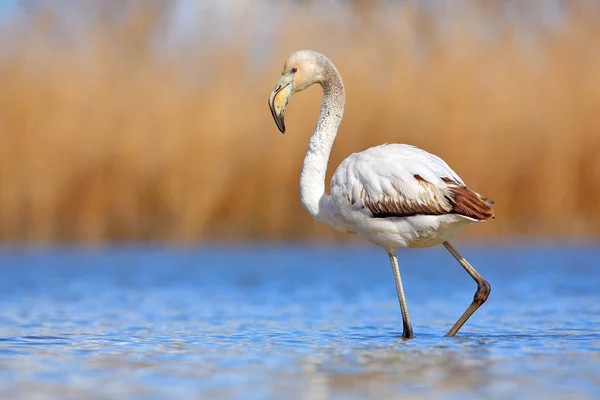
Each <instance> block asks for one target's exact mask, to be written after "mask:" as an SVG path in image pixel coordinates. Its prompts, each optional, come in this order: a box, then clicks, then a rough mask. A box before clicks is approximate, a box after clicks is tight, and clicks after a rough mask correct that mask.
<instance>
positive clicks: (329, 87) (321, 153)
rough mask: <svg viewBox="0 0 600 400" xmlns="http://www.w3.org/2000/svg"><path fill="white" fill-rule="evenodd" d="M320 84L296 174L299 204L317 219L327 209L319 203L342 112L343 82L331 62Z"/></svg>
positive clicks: (324, 198)
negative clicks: (312, 129) (317, 106)
mask: <svg viewBox="0 0 600 400" xmlns="http://www.w3.org/2000/svg"><path fill="white" fill-rule="evenodd" d="M321 86H322V87H323V104H322V106H321V113H320V114H319V119H318V121H317V126H316V128H315V132H314V133H313V136H312V137H311V139H310V143H309V145H308V150H307V152H306V157H304V164H303V165H302V173H301V175H300V201H301V202H302V206H303V207H304V209H305V210H306V211H308V213H309V214H310V215H312V216H313V218H315V219H319V220H321V219H325V218H326V213H327V211H328V210H324V209H323V203H321V204H320V202H321V199H323V200H327V199H328V196H327V195H326V192H325V173H326V172H327V162H328V161H329V155H330V153H331V148H332V146H333V141H334V140H335V135H336V134H337V131H338V127H339V125H340V122H342V117H343V114H344V102H345V94H344V84H343V82H342V77H341V76H340V74H339V72H338V71H337V69H336V68H335V67H334V66H333V64H330V65H328V68H326V70H325V74H324V79H323V81H322V83H321ZM320 205H321V206H320Z"/></svg>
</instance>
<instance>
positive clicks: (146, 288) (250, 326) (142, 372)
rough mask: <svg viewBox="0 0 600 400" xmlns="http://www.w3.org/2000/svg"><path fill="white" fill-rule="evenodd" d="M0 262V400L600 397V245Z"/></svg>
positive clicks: (123, 251) (80, 253) (28, 253)
mask: <svg viewBox="0 0 600 400" xmlns="http://www.w3.org/2000/svg"><path fill="white" fill-rule="evenodd" d="M457 247H458V249H459V251H460V250H462V252H463V253H464V255H465V257H467V259H469V260H470V261H471V263H472V264H473V265H474V266H475V267H476V268H477V269H478V270H479V271H480V272H481V274H482V275H483V276H485V277H486V278H487V279H488V281H489V282H490V283H491V285H492V294H491V296H490V298H489V300H488V302H487V303H486V304H485V305H484V306H483V307H482V308H481V309H480V310H479V311H478V312H477V313H476V314H475V315H474V316H473V317H472V319H471V320H470V321H468V322H467V324H466V325H465V326H464V327H463V329H462V330H461V332H460V333H459V337H456V338H445V337H443V335H444V334H445V332H446V331H447V330H448V329H449V328H450V327H451V326H452V324H453V323H454V322H455V320H456V319H457V318H458V316H459V315H460V314H461V313H462V312H463V311H464V309H465V308H466V307H467V306H468V304H469V303H470V301H471V299H472V297H473V294H474V292H475V284H474V282H473V281H472V280H471V279H470V278H469V276H468V275H467V274H466V273H465V272H464V271H463V270H462V268H461V267H460V266H459V264H458V263H456V262H455V261H454V259H453V258H452V257H451V256H450V255H449V254H448V253H446V252H445V251H444V249H443V248H440V249H426V250H409V251H405V252H401V253H400V254H399V260H400V266H401V272H402V277H403V280H404V285H405V291H406V296H407V300H408V306H409V311H410V314H411V317H412V322H413V327H414V330H415V335H416V337H415V339H412V340H408V341H405V340H402V339H401V338H400V335H401V332H402V324H401V317H400V311H399V307H398V303H397V298H396V292H395V286H394V281H393V276H392V272H391V268H390V266H389V264H388V259H387V256H386V255H385V253H383V252H382V251H381V250H378V249H376V248H372V247H361V248H351V247H336V248H326V247H320V248H315V247H298V246H248V247H235V248H233V249H231V248H228V247H224V246H221V247H215V248H210V249H208V248H204V249H193V250H190V249H167V250H165V249H154V248H149V247H137V248H109V249H104V250H76V249H53V250H36V251H33V250H10V249H6V248H5V249H4V250H1V251H0V272H1V276H2V278H1V279H0V398H2V399H5V398H6V399H34V398H35V399H105V398H120V399H122V398H132V399H159V398H160V399H197V398H244V399H264V398H281V399H328V398H344V399H346V398H348V399H364V398H412V399H433V398H443V399H459V398H460V399H481V398H486V399H504V398H544V399H562V398H570V399H588V398H600V332H599V328H600V268H599V262H598V260H599V259H600V248H594V247H565V246H550V245H547V246H537V247H533V248H530V247H527V246H521V247H517V248H515V247H507V246H502V247H497V248H494V247H486V248H478V247H469V246H460V245H458V246H457Z"/></svg>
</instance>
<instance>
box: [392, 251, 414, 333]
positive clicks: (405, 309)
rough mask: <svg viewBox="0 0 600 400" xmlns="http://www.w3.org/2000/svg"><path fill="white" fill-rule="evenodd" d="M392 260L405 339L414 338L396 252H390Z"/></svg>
mask: <svg viewBox="0 0 600 400" xmlns="http://www.w3.org/2000/svg"><path fill="white" fill-rule="evenodd" d="M389 256H390V262H391V263H392V271H393V272H394V280H395V281H396V291H398V301H399V302H400V311H401V312H402V326H403V330H402V337H403V338H405V339H410V338H412V337H413V336H414V335H413V330H412V326H411V324H410V318H409V317H408V307H406V299H405V298H404V289H403V288H402V279H401V278H400V268H399V267H398V258H397V257H396V254H389Z"/></svg>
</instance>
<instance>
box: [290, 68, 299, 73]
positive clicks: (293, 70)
mask: <svg viewBox="0 0 600 400" xmlns="http://www.w3.org/2000/svg"><path fill="white" fill-rule="evenodd" d="M290 71H291V72H292V74H295V73H296V72H298V68H296V67H294V68H292V69H291V70H290Z"/></svg>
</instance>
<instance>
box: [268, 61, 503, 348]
mask: <svg viewBox="0 0 600 400" xmlns="http://www.w3.org/2000/svg"><path fill="white" fill-rule="evenodd" d="M314 83H319V84H320V85H321V86H322V87H323V94H324V96H323V105H322V108H321V113H320V115H319V120H318V122H317V126H316V129H315V132H314V134H313V136H312V138H311V140H310V143H309V146H308V150H307V152H306V157H305V159H304V164H303V167H302V174H301V176H300V197H301V202H302V205H303V206H304V208H305V209H306V210H307V211H308V212H309V214H311V215H312V216H313V217H314V218H315V219H317V220H318V221H322V222H324V223H327V224H328V225H330V226H331V227H333V228H334V229H336V230H338V231H341V232H348V233H358V234H360V235H361V236H363V237H364V238H366V239H367V240H369V241H370V242H372V243H374V244H376V245H378V246H381V247H383V248H384V249H385V250H386V252H387V253H388V254H389V257H390V261H391V263H392V267H393V270H394V277H395V280H396V288H397V290H398V298H399V301H400V308H401V310H402V317H403V323H404V330H403V336H404V337H406V338H409V337H412V336H413V334H412V326H411V324H410V319H409V317H408V310H407V306H406V301H405V299H404V292H403V289H402V282H401V279H400V272H399V268H398V263H397V258H396V250H397V249H398V248H400V247H430V246H435V245H438V244H444V246H445V247H446V248H447V249H448V251H450V253H451V254H452V255H453V256H454V257H455V258H456V259H457V260H458V261H459V263H461V265H462V266H463V267H464V268H465V270H466V271H467V272H468V273H469V274H470V275H471V276H472V277H473V279H475V281H476V282H477V284H478V291H477V293H476V296H475V299H474V301H473V303H472V304H471V306H470V307H469V308H468V309H467V311H465V313H464V314H463V315H462V316H461V318H460V319H459V320H458V321H457V322H456V324H455V325H454V326H453V327H452V329H451V330H450V331H449V332H448V335H449V336H453V335H455V334H456V332H458V330H459V329H460V327H461V326H462V325H463V324H464V323H465V322H466V320H467V319H468V318H469V317H470V316H471V314H473V312H474V311H475V310H476V309H477V308H478V307H479V306H480V305H481V304H482V303H483V302H484V301H485V299H487V296H488V295H489V292H490V286H489V284H488V283H487V282H486V281H485V280H484V279H483V278H482V277H481V276H480V275H479V274H478V273H477V272H476V271H475V269H474V268H473V267H472V266H471V265H470V264H468V262H467V261H466V260H465V259H464V258H463V257H462V256H460V255H459V254H458V252H456V250H455V249H454V248H453V247H452V246H451V245H450V243H449V242H448V240H449V239H450V237H451V236H452V235H453V234H454V233H456V231H458V230H459V229H461V228H463V227H464V226H466V225H468V224H469V223H472V222H479V221H484V220H487V219H489V218H493V217H494V213H493V210H492V209H491V205H492V202H490V201H488V200H487V199H486V198H485V197H482V196H480V195H479V194H478V193H476V192H474V191H472V190H470V189H468V188H467V187H466V186H465V184H464V182H463V181H462V179H461V178H460V177H459V176H458V175H457V174H456V173H455V172H454V171H453V170H452V169H451V168H450V167H449V166H448V164H446V163H445V162H444V161H443V160H442V159H441V158H439V157H437V156H435V155H433V154H430V153H428V152H426V151H424V150H421V149H419V148H417V147H414V146H409V145H402V144H384V145H381V146H377V147H372V148H370V149H367V150H365V151H362V152H360V153H354V154H352V155H350V156H349V157H348V158H346V159H345V160H344V161H343V162H342V163H341V164H340V166H339V167H338V168H337V169H336V171H335V174H334V175H333V178H332V180H331V195H327V193H326V192H325V173H326V169H327V162H328V160H329V155H330V152H331V148H332V146H333V142H334V139H335V136H336V134H337V131H338V127H339V124H340V122H341V121H342V117H343V112H344V102H345V91H344V85H343V82H342V79H341V76H340V74H339V72H338V71H337V69H336V68H335V66H334V65H333V63H332V62H331V61H330V60H329V59H328V58H327V57H325V56H324V55H322V54H320V53H317V52H314V51H310V50H303V51H299V52H296V53H294V54H292V55H291V56H290V57H289V58H288V60H287V61H286V63H285V65H284V70H283V73H282V75H281V79H280V81H279V82H278V84H277V85H276V86H275V88H274V89H273V91H272V92H271V96H270V97H269V107H270V108H271V113H272V115H273V118H274V119H275V122H276V123H277V126H278V127H279V129H280V130H281V131H282V133H283V132H285V124H284V112H285V107H286V105H287V103H288V101H289V99H290V97H291V96H292V94H294V93H297V92H299V91H301V90H303V89H305V88H307V87H308V86H310V85H312V84H314Z"/></svg>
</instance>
